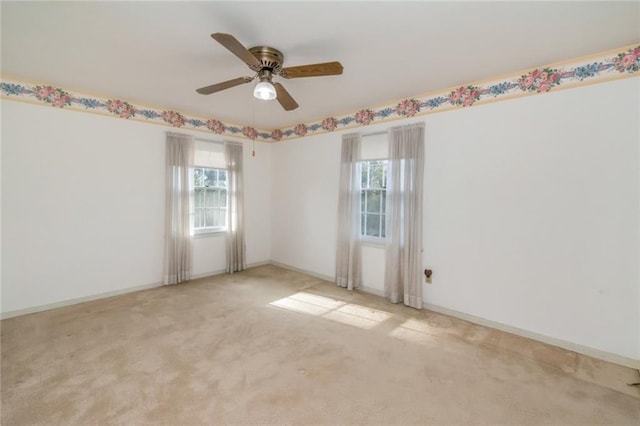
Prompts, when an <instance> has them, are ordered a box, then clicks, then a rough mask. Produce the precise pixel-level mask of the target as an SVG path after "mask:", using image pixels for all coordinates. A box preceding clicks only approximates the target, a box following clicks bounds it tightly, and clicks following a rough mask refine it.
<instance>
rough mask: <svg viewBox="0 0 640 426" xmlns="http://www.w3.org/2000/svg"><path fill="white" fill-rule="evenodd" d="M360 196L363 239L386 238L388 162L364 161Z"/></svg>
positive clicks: (362, 163)
mask: <svg viewBox="0 0 640 426" xmlns="http://www.w3.org/2000/svg"><path fill="white" fill-rule="evenodd" d="M360 164H361V168H362V171H361V173H362V182H361V185H362V192H361V194H360V234H361V235H362V236H363V237H373V238H384V237H385V209H386V200H387V189H386V188H387V160H371V161H362V162H361V163H360Z"/></svg>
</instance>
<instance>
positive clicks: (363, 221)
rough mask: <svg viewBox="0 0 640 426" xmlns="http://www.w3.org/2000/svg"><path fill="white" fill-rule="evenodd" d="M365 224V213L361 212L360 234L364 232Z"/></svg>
mask: <svg viewBox="0 0 640 426" xmlns="http://www.w3.org/2000/svg"><path fill="white" fill-rule="evenodd" d="M365 226H367V215H366V214H362V215H360V235H365V234H364V230H365Z"/></svg>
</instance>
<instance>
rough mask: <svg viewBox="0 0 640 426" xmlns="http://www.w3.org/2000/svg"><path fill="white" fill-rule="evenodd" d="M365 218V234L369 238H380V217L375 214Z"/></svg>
mask: <svg viewBox="0 0 640 426" xmlns="http://www.w3.org/2000/svg"><path fill="white" fill-rule="evenodd" d="M366 216H367V225H366V228H365V229H366V234H365V235H367V236H370V237H379V236H380V215H377V214H368V215H366Z"/></svg>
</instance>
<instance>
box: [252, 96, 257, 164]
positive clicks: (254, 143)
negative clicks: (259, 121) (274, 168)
mask: <svg viewBox="0 0 640 426" xmlns="http://www.w3.org/2000/svg"><path fill="white" fill-rule="evenodd" d="M252 98H253V101H252V103H251V105H252V108H251V111H252V113H253V117H252V118H253V132H252V133H251V135H252V137H251V156H252V157H255V156H256V136H257V130H256V98H255V97H253V96H252ZM254 132H255V133H254Z"/></svg>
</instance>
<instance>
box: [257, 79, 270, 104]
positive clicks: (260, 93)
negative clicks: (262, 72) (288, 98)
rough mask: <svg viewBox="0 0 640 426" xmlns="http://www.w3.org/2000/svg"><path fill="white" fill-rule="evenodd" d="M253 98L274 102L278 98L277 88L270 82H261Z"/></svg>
mask: <svg viewBox="0 0 640 426" xmlns="http://www.w3.org/2000/svg"><path fill="white" fill-rule="evenodd" d="M253 96H254V97H255V98H256V99H261V100H263V101H272V100H274V99H275V98H276V88H275V87H273V84H271V82H270V81H266V80H265V81H261V82H259V83H258V84H256V87H255V89H253Z"/></svg>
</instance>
